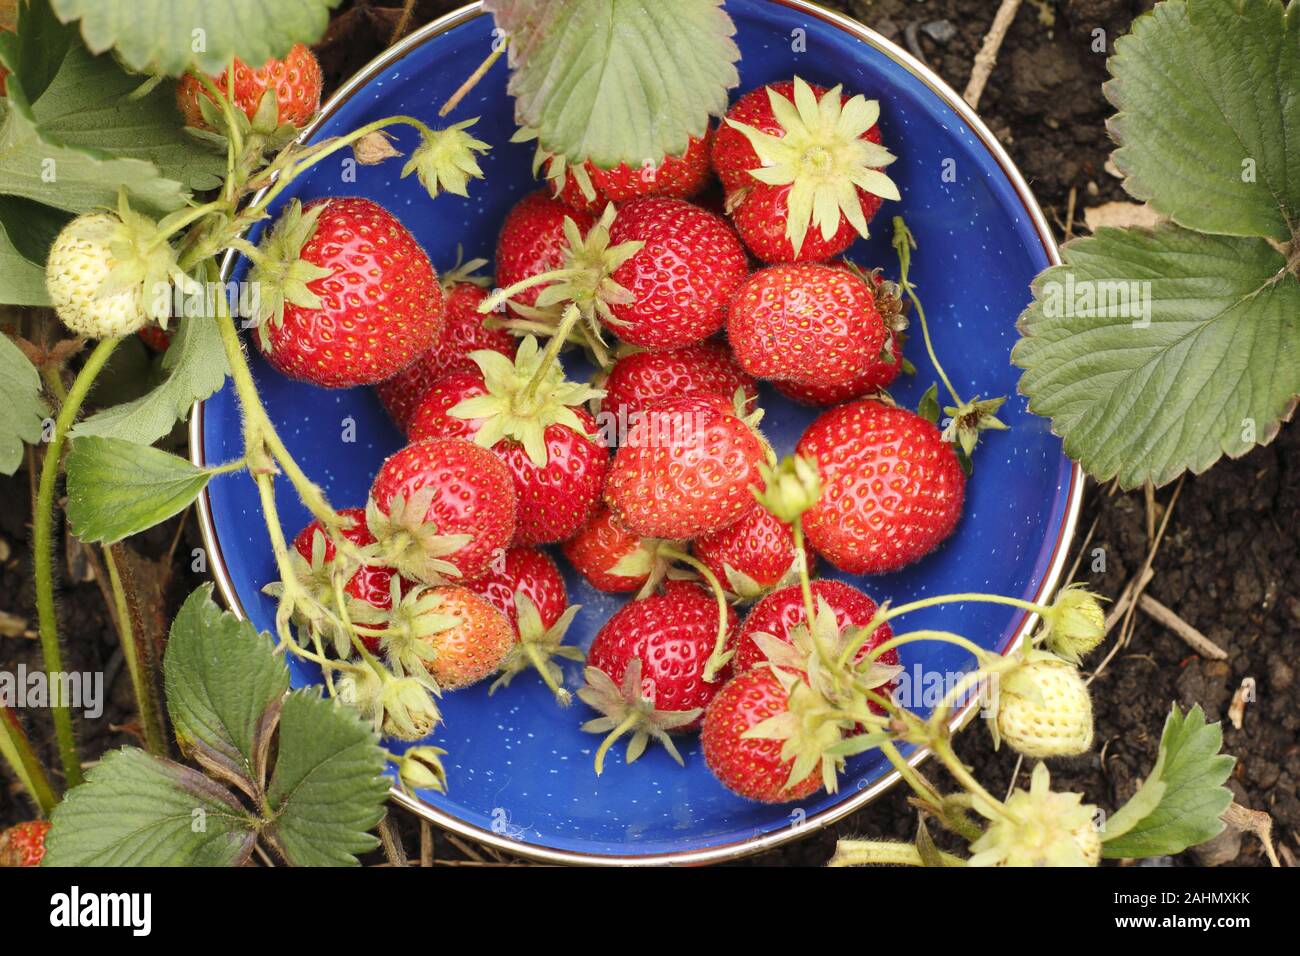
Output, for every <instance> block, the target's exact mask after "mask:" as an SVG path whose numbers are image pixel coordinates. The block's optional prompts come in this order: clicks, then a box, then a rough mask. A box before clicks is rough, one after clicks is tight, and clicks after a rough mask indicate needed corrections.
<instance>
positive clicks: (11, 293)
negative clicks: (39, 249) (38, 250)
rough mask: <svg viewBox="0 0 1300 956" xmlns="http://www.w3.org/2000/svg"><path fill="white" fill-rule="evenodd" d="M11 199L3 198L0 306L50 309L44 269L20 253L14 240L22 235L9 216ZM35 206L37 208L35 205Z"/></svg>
mask: <svg viewBox="0 0 1300 956" xmlns="http://www.w3.org/2000/svg"><path fill="white" fill-rule="evenodd" d="M12 198H13V197H10V196H0V302H6V303H8V304H10V305H49V304H50V297H49V295H48V294H47V293H46V291H45V268H44V267H43V266H42V265H41V264H40V263H39V262H33V261H32V260H31V259H28V258H27V257H26V256H25V255H23V254H22V253H21V252H19V251H18V249H17V247H16V245H15V243H14V241H13V240H14V238H16V237H17V236H18V235H20V234H21V232H20V230H15V229H13V227H12V226H11V225H10V222H11V220H10V219H9V218H8V216H7V215H6V212H7V201H8V200H10V199H12ZM32 205H35V204H34V203H33V204H32Z"/></svg>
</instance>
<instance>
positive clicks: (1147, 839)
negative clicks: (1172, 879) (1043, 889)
mask: <svg viewBox="0 0 1300 956" xmlns="http://www.w3.org/2000/svg"><path fill="white" fill-rule="evenodd" d="M1222 746H1223V731H1222V729H1221V728H1220V726H1219V724H1217V723H1214V724H1209V723H1206V721H1205V714H1204V712H1202V710H1201V708H1200V706H1199V705H1197V706H1195V707H1193V708H1192V709H1191V710H1190V711H1188V712H1187V713H1186V714H1184V713H1183V712H1182V711H1181V710H1180V709H1179V708H1178V706H1177V705H1174V707H1173V709H1172V710H1171V711H1170V713H1169V717H1168V719H1166V720H1165V729H1164V732H1163V733H1162V734H1161V735H1160V757H1159V758H1158V760H1157V761H1156V766H1155V768H1154V769H1153V770H1152V772H1151V776H1150V777H1149V778H1148V779H1147V781H1146V782H1145V783H1144V784H1143V786H1142V787H1141V788H1140V789H1139V790H1138V793H1137V794H1135V795H1134V797H1133V801H1131V802H1130V804H1129V805H1126V806H1124V807H1122V808H1120V810H1119V811H1118V812H1117V813H1115V815H1114V816H1112V817H1111V818H1110V820H1109V821H1108V822H1107V826H1106V832H1105V833H1103V834H1102V855H1103V856H1105V857H1108V858H1110V859H1116V858H1120V857H1148V856H1166V855H1169V854H1172V853H1181V852H1182V851H1183V850H1185V849H1187V848H1188V847H1190V846H1196V845H1198V844H1200V843H1204V842H1205V841H1206V840H1209V839H1211V838H1213V837H1215V836H1217V835H1218V833H1219V832H1220V831H1221V830H1222V829H1223V821H1222V820H1220V819H1219V817H1220V815H1221V814H1222V813H1223V811H1224V810H1226V809H1228V805H1229V804H1230V803H1232V791H1230V790H1229V789H1228V788H1227V787H1225V786H1223V782H1224V781H1225V780H1227V779H1228V775H1229V774H1231V773H1232V768H1233V765H1234V764H1235V763H1236V760H1235V758H1233V757H1230V756H1228V755H1227V754H1221V753H1219V749H1220V748H1221V747H1222ZM1157 785H1162V786H1163V792H1160V793H1159V798H1158V800H1156V801H1153V800H1152V799H1151V794H1152V793H1155V792H1159V789H1158V786H1157ZM1153 803H1154V806H1153V805H1152V804H1153ZM1133 805H1136V806H1137V807H1138V809H1137V811H1130V810H1129V806H1133Z"/></svg>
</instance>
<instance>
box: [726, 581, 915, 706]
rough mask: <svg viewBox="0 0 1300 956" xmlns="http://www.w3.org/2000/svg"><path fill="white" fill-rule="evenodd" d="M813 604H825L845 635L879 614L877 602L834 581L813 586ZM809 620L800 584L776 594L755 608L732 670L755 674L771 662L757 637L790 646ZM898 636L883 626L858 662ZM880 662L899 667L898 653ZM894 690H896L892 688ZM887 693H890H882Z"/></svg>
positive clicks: (740, 635)
mask: <svg viewBox="0 0 1300 956" xmlns="http://www.w3.org/2000/svg"><path fill="white" fill-rule="evenodd" d="M812 593H813V600H814V601H817V600H818V599H821V600H824V601H825V602H826V603H827V604H828V605H829V606H830V609H831V610H832V611H833V612H834V614H835V624H836V626H837V627H838V628H839V629H840V632H841V633H844V632H845V631H846V630H849V629H853V628H859V627H863V626H865V625H866V624H867V623H868V622H869V621H870V620H871V618H872V616H873V615H875V613H876V611H877V610H879V608H878V606H877V605H876V602H875V601H873V600H871V598H869V597H868V596H867V595H865V594H863V593H862V592H861V591H859V590H858V589H857V588H855V587H853V586H851V585H848V584H845V583H844V582H843V581H836V580H833V579H831V578H821V579H819V580H817V581H813V582H812ZM807 620H808V615H807V614H806V613H805V612H804V606H803V592H802V590H801V589H800V587H799V586H798V585H797V584H796V585H793V586H791V587H786V588H781V590H779V591H773V592H772V593H771V594H769V595H768V596H767V597H765V598H763V600H761V601H759V602H758V603H757V604H755V605H754V607H753V609H752V610H751V611H750V612H749V614H748V616H746V618H745V620H744V622H743V623H742V624H741V625H740V630H739V631H737V632H736V644H735V648H736V654H735V656H734V657H732V659H731V667H732V670H733V671H734V672H735V673H737V674H743V673H745V672H746V671H749V670H753V669H754V668H755V667H757V666H758V665H759V664H762V663H764V662H765V661H766V660H767V655H766V654H764V653H763V650H762V648H760V647H759V646H758V644H756V643H755V642H754V635H755V634H770V635H772V636H773V637H775V638H778V639H779V640H782V641H785V643H787V644H789V643H790V635H791V632H792V631H793V630H794V629H795V628H796V627H798V626H799V625H801V624H804V623H805V622H806V621H807ZM893 636H894V632H893V630H892V629H891V628H890V626H889V625H888V624H881V625H880V626H879V627H877V628H876V630H875V632H874V633H872V635H871V637H870V638H869V639H868V640H867V643H866V644H864V645H863V647H862V650H861V651H860V652H859V653H858V654H857V659H859V660H861V658H862V657H863V656H864V655H865V654H867V653H868V652H869V651H870V650H871V649H872V648H874V647H875V646H876V645H878V644H882V643H884V642H885V641H887V640H889V639H890V638H891V637H893ZM877 660H878V661H879V662H880V663H882V664H887V665H894V664H897V663H898V652H897V651H894V650H888V651H885V653H884V654H882V655H880V657H878V658H877ZM890 689H891V690H892V687H891V688H890ZM882 693H886V691H882Z"/></svg>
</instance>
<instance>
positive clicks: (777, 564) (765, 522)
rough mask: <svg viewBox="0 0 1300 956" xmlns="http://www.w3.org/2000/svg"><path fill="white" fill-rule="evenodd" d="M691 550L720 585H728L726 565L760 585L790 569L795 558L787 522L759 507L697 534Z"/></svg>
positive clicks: (770, 584)
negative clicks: (713, 529)
mask: <svg viewBox="0 0 1300 956" xmlns="http://www.w3.org/2000/svg"><path fill="white" fill-rule="evenodd" d="M691 550H692V551H693V552H694V553H695V556H696V557H697V558H699V559H700V560H701V561H703V562H704V564H705V565H706V566H707V567H708V569H709V570H710V571H712V572H713V574H714V576H715V577H716V578H717V579H718V581H719V582H720V583H721V584H722V586H723V587H724V588H729V585H728V580H729V579H728V576H727V568H728V567H730V568H731V569H732V570H733V571H739V572H740V573H741V574H743V575H745V576H746V577H748V578H750V579H751V580H753V582H754V583H755V584H757V585H758V586H759V587H760V588H771V587H774V586H776V585H777V584H779V583H780V582H781V581H782V580H783V579H784V578H785V576H786V575H787V574H789V573H790V570H791V568H792V567H793V565H794V560H795V552H794V534H793V533H792V532H791V530H790V526H789V525H788V524H786V523H785V522H784V521H782V520H781V519H780V518H778V517H776V515H774V514H772V512H770V511H768V510H767V509H766V508H763V507H757V508H751V509H750V510H749V511H747V512H745V514H744V515H743V516H741V518H740V520H738V521H736V522H735V523H733V524H729V525H727V527H725V528H721V529H719V530H718V531H711V532H709V533H708V534H703V535H700V536H699V537H698V538H696V539H695V542H694V543H693V544H692V545H691ZM741 596H742V597H748V598H752V597H753V595H741Z"/></svg>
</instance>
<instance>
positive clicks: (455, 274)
mask: <svg viewBox="0 0 1300 956" xmlns="http://www.w3.org/2000/svg"><path fill="white" fill-rule="evenodd" d="M487 264H488V261H487V260H486V259H468V260H466V259H465V250H464V248H462V247H461V246H459V245H458V246H456V263H455V265H453V266H452V267H451V268H450V269H447V270H446V271H444V272H443V273H442V276H441V278H440V282H439V284H440V285H441V286H442V291H443V294H444V295H446V294H449V293H450V292H451V291H452V289H454V288H455V287H456V286H458V285H465V284H468V285H476V286H478V287H479V288H482V289H486V288H487V287H488V286H489V285H491V284H492V280H491V279H490V278H489V277H488V276H486V275H483V274H482V273H480V272H479V270H480V269H482V268H483V267H484V266H485V265H487Z"/></svg>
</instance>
